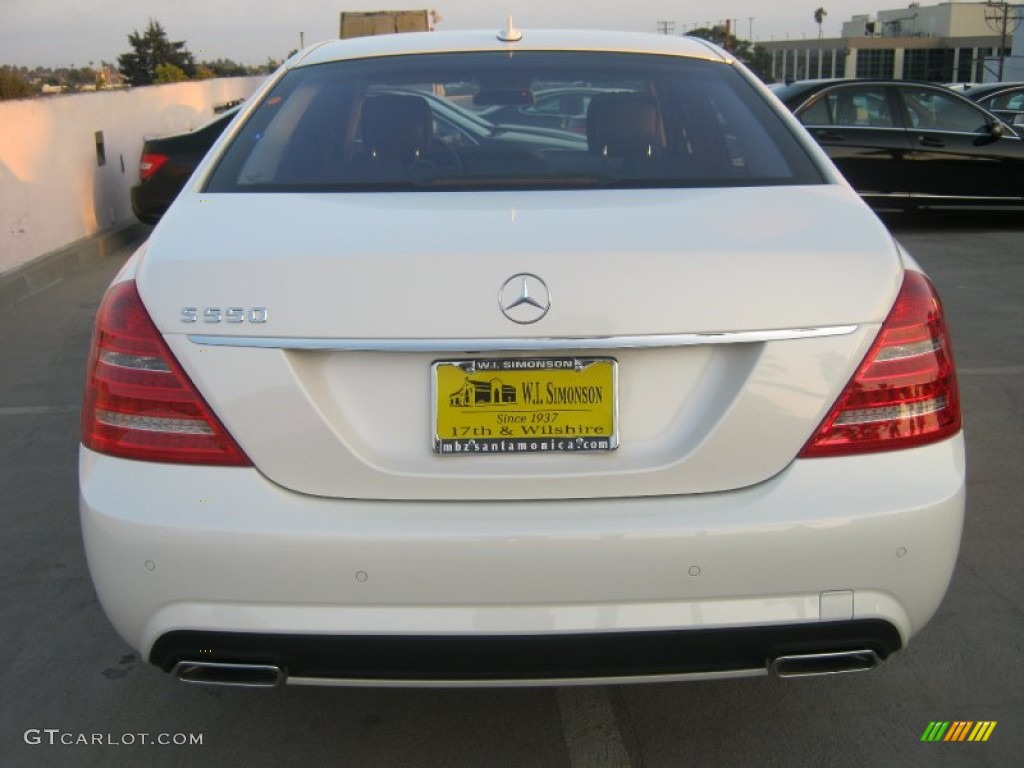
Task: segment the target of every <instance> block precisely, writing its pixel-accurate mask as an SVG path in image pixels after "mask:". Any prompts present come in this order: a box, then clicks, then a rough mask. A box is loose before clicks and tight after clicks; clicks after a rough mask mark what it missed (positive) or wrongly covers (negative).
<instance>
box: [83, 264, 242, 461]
mask: <svg viewBox="0 0 1024 768" xmlns="http://www.w3.org/2000/svg"><path fill="white" fill-rule="evenodd" d="M82 443H83V444H84V445H85V447H87V448H89V449H91V450H93V451H96V452H98V453H106V454H109V455H111V456H120V457H122V458H127V459H141V460H144V461H163V462H172V463H181V464H217V465H227V466H249V465H250V464H251V462H250V461H249V459H248V457H247V456H246V455H245V453H243V452H242V449H241V448H239V447H238V444H237V443H235V441H234V440H233V439H232V438H231V435H229V434H228V432H227V430H226V429H225V428H224V426H223V425H222V424H221V423H220V421H219V420H218V419H217V417H216V416H214V415H213V412H212V411H211V410H210V408H209V406H208V405H207V404H206V402H205V401H204V400H203V398H202V395H200V394H199V392H198V391H197V390H196V388H195V385H194V384H193V383H192V382H191V381H190V380H189V378H188V376H187V375H186V374H185V372H184V371H183V370H182V369H181V366H180V365H178V361H177V360H175V358H174V355H172V354H171V351H170V349H169V348H168V347H167V344H166V343H165V342H164V340H163V338H162V337H161V336H160V332H159V331H157V329H156V326H155V325H153V321H152V320H151V319H150V317H149V314H148V313H147V312H146V308H145V307H144V306H143V305H142V299H140V298H139V292H138V289H137V288H136V287H135V281H134V280H129V281H126V282H122V283H117V284H116V285H114V286H112V287H111V288H110V290H108V291H107V294H106V296H104V297H103V302H102V303H101V304H100V309H99V312H97V314H96V328H95V330H94V332H93V338H92V348H91V349H90V352H89V363H88V368H87V373H86V381H85V402H84V403H83V406H82Z"/></svg>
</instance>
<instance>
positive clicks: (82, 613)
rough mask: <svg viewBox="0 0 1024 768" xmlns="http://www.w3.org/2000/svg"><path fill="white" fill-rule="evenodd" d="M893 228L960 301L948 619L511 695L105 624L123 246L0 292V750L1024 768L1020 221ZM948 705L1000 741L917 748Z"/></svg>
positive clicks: (258, 759)
mask: <svg viewBox="0 0 1024 768" xmlns="http://www.w3.org/2000/svg"><path fill="white" fill-rule="evenodd" d="M887 223H889V224H890V226H891V227H892V228H893V229H894V231H895V233H896V235H897V236H898V237H899V239H900V240H901V241H902V242H903V243H904V244H905V245H906V246H907V247H908V248H909V249H910V251H911V252H912V253H913V254H914V255H915V256H916V258H917V259H918V260H919V261H920V262H921V263H922V265H923V266H924V267H925V269H926V270H927V271H928V272H929V273H930V275H931V276H932V278H933V280H934V282H935V283H936V285H937V286H938V289H939V292H940V294H941V295H942V298H943V300H944V303H945V305H946V310H947V313H948V317H949V322H950V326H951V329H952V334H953V339H954V349H955V355H956V359H957V363H958V367H959V375H960V384H961V390H962V393H963V399H964V409H965V423H966V429H967V444H968V462H969V489H968V512H967V522H966V526H965V530H964V538H963V544H962V548H961V553H960V559H959V563H958V567H957V570H956V573H955V575H954V578H953V582H952V585H951V587H950V591H949V593H948V595H947V597H946V600H945V601H944V603H943V605H942V607H941V608H940V610H939V612H938V614H937V615H936V617H935V618H934V619H933V620H932V622H931V623H930V624H929V625H928V626H927V627H926V628H925V629H924V630H923V631H922V632H921V633H920V634H919V635H917V636H916V637H915V638H914V639H913V641H912V643H911V644H910V646H909V647H908V648H907V649H906V650H905V651H903V652H901V653H898V654H896V655H895V656H894V657H892V658H891V659H890V660H889V661H887V662H886V663H885V664H883V665H882V666H881V667H880V668H879V669H877V670H875V671H873V672H870V673H865V674H857V675H840V676H833V677H821V678H812V679H803V680H779V679H775V678H769V677H765V678H753V679H744V680H736V681H729V682H701V683H673V684H657V685H654V684H649V685H631V686H595V687H586V688H537V689H497V690H487V689H482V690H394V689H373V688H357V689H344V688H297V687H289V688H284V689H280V690H272V691H246V690H236V689H215V688H208V687H203V686H187V685H184V684H180V683H176V682H174V681H173V680H172V679H171V678H170V677H169V676H167V675H165V674H164V673H162V672H160V671H159V670H157V669H155V668H153V667H151V666H150V665H148V664H147V663H145V662H144V661H142V660H140V659H139V658H138V656H137V655H136V654H135V653H134V652H133V651H132V650H131V649H130V648H128V647H127V646H126V645H125V644H124V643H123V641H122V640H121V639H120V638H119V637H118V636H117V635H116V633H115V632H114V630H113V629H112V628H111V627H110V625H109V624H108V623H107V620H106V618H105V617H104V615H103V612H102V610H101V608H100V606H99V605H98V603H97V601H96V596H95V593H94V592H93V589H92V585H91V582H90V580H89V575H88V571H87V568H86V564H85V559H84V555H83V552H82V545H81V533H80V529H79V524H78V510H77V501H78V500H77V480H76V473H77V452H78V421H79V405H80V399H81V390H82V382H83V378H84V361H85V356H86V353H87V349H88V344H89V338H90V333H91V323H92V317H93V315H94V312H95V310H96V307H97V305H98V302H99V299H100V297H101V295H102V293H103V290H104V287H105V286H106V284H107V282H108V281H109V280H110V278H111V277H112V276H113V274H114V273H115V272H116V270H117V269H118V268H119V266H120V265H121V264H122V263H123V261H124V259H125V258H126V257H127V255H128V253H129V251H128V250H127V249H122V250H121V251H119V252H117V253H115V254H113V255H112V256H110V257H109V258H105V259H103V260H101V261H99V262H97V263H95V264H91V265H89V266H88V267H87V268H85V269H84V270H83V271H80V272H78V273H77V274H74V275H71V276H68V277H66V278H65V279H63V280H61V281H60V282H58V283H56V284H55V285H51V286H50V287H47V288H45V289H43V290H39V291H38V292H36V293H34V294H33V295H31V296H28V297H27V298H24V299H23V300H21V301H19V302H17V303H15V304H7V305H4V306H0V542H2V547H3V549H2V551H3V556H2V558H0V658H2V660H3V663H2V665H0V766H4V767H5V768H6V767H11V766H33V767H34V766H105V767H106V766H119V765H125V766H224V765H246V766H249V767H250V768H259V767H261V766H284V765H300V764H301V765H308V766H320V765H333V766H361V767H362V766H365V767H369V768H377V767H378V766H379V767H380V768H392V767H394V768H398V767H399V766H401V767H402V768H407V767H409V766H445V767H446V768H458V767H460V766H502V767H503V766H523V767H524V768H526V767H528V768H548V767H550V768H606V767H607V768H613V767H614V768H641V767H643V768H655V767H659V768H660V767H661V766H665V767H666V768H668V767H669V766H672V767H675V766H723V767H724V766H729V767H730V768H732V767H733V766H747V765H750V766H785V767H787V768H788V767H790V766H856V767H857V768H862V767H863V766H958V767H959V766H1000V767H1002V766H1009V765H1021V764H1024V654H1022V650H1024V648H1022V646H1024V567H1022V562H1024V439H1022V434H1024V216H1022V215H1021V214H1020V213H1015V214H1011V215H1005V216H992V215H980V214H974V213H965V214H952V215H951V214H942V215H928V216H922V215H916V216H906V215H897V214H894V215H892V216H889V217H887ZM933 721H993V722H995V723H996V726H995V728H994V729H993V731H992V733H991V735H990V737H989V740H988V741H986V742H984V743H970V742H964V743H951V742H939V743H928V742H922V741H921V737H922V735H923V733H924V732H925V730H926V728H927V727H928V725H929V723H930V722H933ZM162 742H165V743H162Z"/></svg>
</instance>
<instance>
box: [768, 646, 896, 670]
mask: <svg viewBox="0 0 1024 768" xmlns="http://www.w3.org/2000/svg"><path fill="white" fill-rule="evenodd" d="M879 661H880V659H879V658H878V654H877V653H875V652H874V651H871V650H867V649H865V650H858V651H836V652H832V653H802V654H793V655H789V656H779V657H778V658H776V659H775V660H774V661H772V663H771V664H770V665H769V670H770V671H771V672H772V673H774V674H775V675H776V676H777V677H812V676H815V675H841V674H844V673H846V672H867V671H868V670H871V669H874V668H875V667H877V666H878V663H879Z"/></svg>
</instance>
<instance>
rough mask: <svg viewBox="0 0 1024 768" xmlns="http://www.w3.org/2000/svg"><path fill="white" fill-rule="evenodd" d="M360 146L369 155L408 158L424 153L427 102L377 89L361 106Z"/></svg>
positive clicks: (429, 129)
mask: <svg viewBox="0 0 1024 768" xmlns="http://www.w3.org/2000/svg"><path fill="white" fill-rule="evenodd" d="M362 132H363V146H364V147H365V149H366V152H367V154H368V155H369V156H370V157H371V158H375V159H384V160H399V161H402V162H409V161H411V160H415V159H417V158H418V157H420V156H421V155H423V154H425V153H426V152H427V150H428V149H429V148H430V140H431V138H432V135H433V118H432V116H431V114H430V105H429V104H427V100H426V99H424V98H423V97H421V96H413V95H408V96H407V95H402V94H393V93H381V94H377V95H374V96H370V97H368V98H367V99H366V101H365V102H364V103H363V108H362Z"/></svg>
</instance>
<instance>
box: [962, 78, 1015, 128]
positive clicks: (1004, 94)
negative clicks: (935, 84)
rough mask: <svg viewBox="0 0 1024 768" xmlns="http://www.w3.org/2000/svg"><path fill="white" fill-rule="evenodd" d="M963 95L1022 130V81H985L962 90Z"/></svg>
mask: <svg viewBox="0 0 1024 768" xmlns="http://www.w3.org/2000/svg"><path fill="white" fill-rule="evenodd" d="M964 96H966V97H967V98H968V99H970V100H971V101H973V102H976V103H978V104H980V105H981V106H983V107H984V108H985V109H987V110H988V111H989V112H991V113H992V114H994V115H998V116H999V117H1001V118H1002V119H1003V120H1005V121H1006V122H1008V123H1010V124H1011V125H1013V126H1014V127H1016V128H1017V132H1018V133H1020V132H1021V131H1024V83H985V84H983V85H974V86H971V87H970V88H968V89H967V90H966V91H964Z"/></svg>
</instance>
